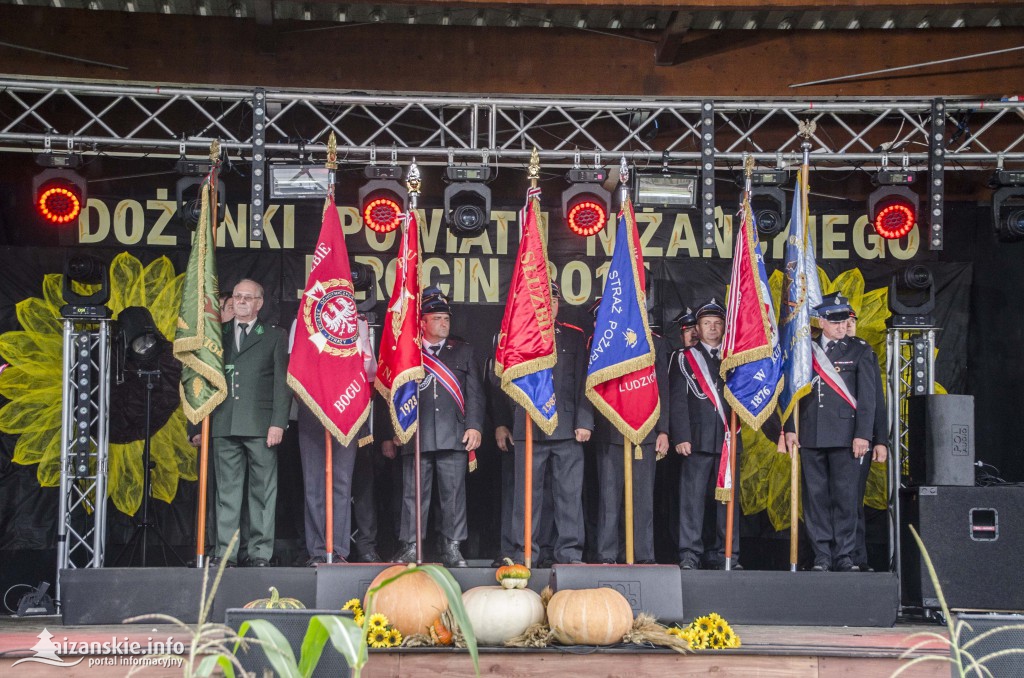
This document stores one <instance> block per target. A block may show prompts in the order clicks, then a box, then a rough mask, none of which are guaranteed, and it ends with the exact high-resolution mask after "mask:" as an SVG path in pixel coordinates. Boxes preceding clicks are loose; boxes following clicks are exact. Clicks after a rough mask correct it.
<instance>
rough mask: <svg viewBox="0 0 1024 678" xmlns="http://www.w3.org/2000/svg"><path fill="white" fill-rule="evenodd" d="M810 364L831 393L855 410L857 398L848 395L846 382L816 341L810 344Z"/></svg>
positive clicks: (848, 390) (850, 394)
mask: <svg viewBox="0 0 1024 678" xmlns="http://www.w3.org/2000/svg"><path fill="white" fill-rule="evenodd" d="M811 362H812V363H813V365H814V371H815V372H817V373H818V377H820V378H821V380H822V381H823V382H825V383H826V384H828V385H829V387H830V388H831V389H832V390H833V391H835V392H836V393H838V394H839V397H840V398H842V399H843V400H845V401H846V404H848V405H849V406H850V407H852V408H853V409H857V398H856V397H854V395H853V394H852V393H850V389H849V388H848V387H847V386H846V382H845V381H843V378H842V377H840V376H839V372H837V371H836V368H835V366H834V365H832V361H831V360H829V359H828V354H827V353H825V349H823V348H822V347H821V344H819V343H818V342H816V341H812V342H811Z"/></svg>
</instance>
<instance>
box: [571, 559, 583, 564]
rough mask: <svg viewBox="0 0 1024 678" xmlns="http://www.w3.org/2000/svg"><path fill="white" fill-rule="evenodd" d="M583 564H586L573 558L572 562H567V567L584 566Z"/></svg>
mask: <svg viewBox="0 0 1024 678" xmlns="http://www.w3.org/2000/svg"><path fill="white" fill-rule="evenodd" d="M585 564H586V563H584V562H583V561H582V560H580V559H579V558H573V559H572V560H570V561H569V565H585Z"/></svg>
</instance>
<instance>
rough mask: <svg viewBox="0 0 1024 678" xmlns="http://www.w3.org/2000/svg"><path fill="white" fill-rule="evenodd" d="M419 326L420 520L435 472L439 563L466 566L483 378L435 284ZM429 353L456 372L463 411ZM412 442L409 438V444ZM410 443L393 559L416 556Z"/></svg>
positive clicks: (426, 298)
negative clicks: (464, 545) (472, 456)
mask: <svg viewBox="0 0 1024 678" xmlns="http://www.w3.org/2000/svg"><path fill="white" fill-rule="evenodd" d="M420 330H421V337H422V349H423V353H424V363H425V364H424V369H426V370H427V376H426V378H425V379H424V380H423V381H422V382H421V383H420V386H419V431H420V432H419V440H420V471H421V478H420V483H421V485H420V488H421V490H420V500H421V505H420V511H421V515H422V524H423V525H424V526H425V525H426V524H427V518H428V517H429V511H430V496H431V489H432V488H433V485H434V477H435V476H436V477H437V492H438V499H439V505H440V512H441V514H440V516H438V518H439V520H438V521H437V524H438V529H439V531H440V533H441V534H440V543H439V550H440V554H441V562H442V563H443V564H444V565H445V566H447V567H465V566H466V560H465V558H463V557H462V552H461V551H460V542H462V541H463V540H465V539H466V537H467V536H468V534H467V530H466V472H467V469H468V461H469V453H470V452H474V451H475V450H476V449H477V448H478V447H480V440H481V431H482V430H483V419H484V407H485V404H484V392H483V379H482V375H481V374H480V365H479V364H478V363H477V361H476V359H475V356H474V355H473V348H472V347H471V346H470V345H469V344H467V343H465V342H463V341H460V340H458V339H454V338H451V337H449V336H448V335H449V333H450V332H451V307H450V306H449V305H448V299H447V298H445V296H444V295H443V294H442V293H441V290H439V289H438V288H437V287H433V286H431V287H427V288H425V289H424V290H423V300H422V303H421V305H420ZM430 356H433V357H434V358H436V359H437V361H439V362H440V363H441V364H442V369H443V368H447V369H446V372H448V373H450V375H452V376H454V378H455V380H456V381H457V387H458V389H459V390H461V394H462V399H463V402H464V404H465V405H464V407H465V411H463V407H462V406H460V404H459V402H458V399H457V398H456V395H455V394H453V393H452V391H451V390H449V388H450V387H451V386H454V385H452V384H450V383H449V385H446V384H445V383H439V381H441V380H442V379H444V378H445V375H444V374H441V376H437V375H435V374H432V373H431V370H430V369H429V367H428V365H427V364H426V363H427V358H428V357H430ZM411 442H412V441H410V443H411ZM414 452H415V446H414V444H409V445H405V446H404V447H403V448H402V487H403V492H402V494H403V497H402V524H401V529H400V533H399V539H400V540H401V542H402V543H401V545H400V546H399V550H398V553H397V554H395V556H394V557H393V558H392V560H393V561H395V562H400V563H408V562H414V561H415V560H416V536H417V535H416V471H415V460H414Z"/></svg>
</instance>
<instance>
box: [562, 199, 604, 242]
mask: <svg viewBox="0 0 1024 678" xmlns="http://www.w3.org/2000/svg"><path fill="white" fill-rule="evenodd" d="M565 218H566V221H568V222H569V229H570V230H571V231H572V232H573V233H575V234H576V235H581V236H583V237H588V236H591V235H595V234H597V233H600V232H601V229H603V228H604V227H605V225H607V223H608V210H607V208H606V207H605V205H604V203H603V202H600V201H599V200H598V198H597V196H594V195H588V194H583V195H581V196H577V198H576V200H575V202H573V203H570V206H569V211H568V213H567V214H566V217H565Z"/></svg>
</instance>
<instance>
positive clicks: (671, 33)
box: [654, 12, 693, 66]
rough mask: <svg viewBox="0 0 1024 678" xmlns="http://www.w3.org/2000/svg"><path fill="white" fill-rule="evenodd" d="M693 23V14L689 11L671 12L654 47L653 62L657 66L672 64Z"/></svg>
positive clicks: (674, 62)
mask: <svg viewBox="0 0 1024 678" xmlns="http://www.w3.org/2000/svg"><path fill="white" fill-rule="evenodd" d="M692 25H693V15H692V14H690V13H689V12H673V13H672V18H671V19H669V22H668V26H666V27H665V30H663V31H662V32H661V39H660V40H658V46H657V47H655V49H654V63H655V64H656V65H658V66H674V65H675V64H676V63H677V62H676V59H677V58H678V56H679V48H680V46H682V44H683V37H685V36H686V34H687V32H689V30H690V26H692Z"/></svg>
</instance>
